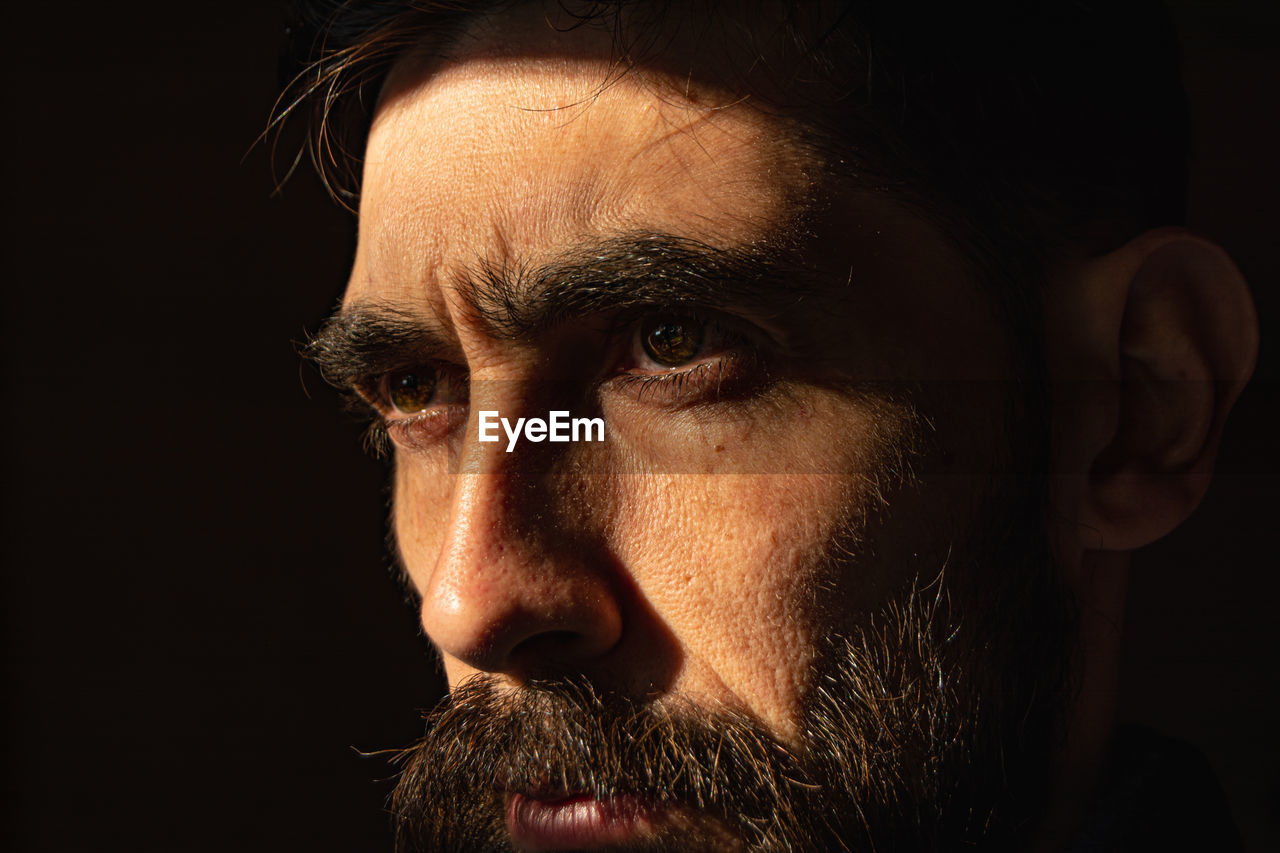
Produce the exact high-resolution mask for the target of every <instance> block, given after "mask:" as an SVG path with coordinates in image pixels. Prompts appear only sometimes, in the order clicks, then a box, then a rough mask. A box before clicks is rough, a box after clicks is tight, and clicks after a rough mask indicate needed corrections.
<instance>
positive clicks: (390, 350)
mask: <svg viewBox="0 0 1280 853" xmlns="http://www.w3.org/2000/svg"><path fill="white" fill-rule="evenodd" d="M456 350H457V346H456V345H455V344H453V343H452V342H451V341H450V339H449V338H448V336H447V335H445V334H444V333H443V332H442V331H441V330H440V329H438V328H435V327H433V326H432V325H430V324H428V323H426V322H424V321H423V320H422V319H421V318H419V317H417V316H415V315H412V314H409V313H408V312H405V311H402V310H399V309H397V308H394V307H391V306H387V305H379V304H367V303H366V304H357V305H354V306H351V307H348V308H345V309H341V310H339V311H338V312H337V313H335V314H334V315H333V316H331V317H330V318H329V319H328V320H326V321H325V323H324V325H323V326H322V327H321V328H320V331H319V332H317V333H316V334H315V335H313V336H312V337H311V338H310V339H309V340H308V341H307V342H306V343H305V344H304V345H303V346H302V348H301V350H300V352H301V355H302V357H303V358H305V359H307V360H309V361H311V362H312V363H314V364H315V365H316V367H317V368H319V370H320V374H321V375H322V376H323V377H324V378H325V380H326V381H327V382H329V384H331V385H333V386H335V387H337V388H341V389H344V390H356V389H357V388H358V387H359V386H360V385H361V383H362V382H363V381H365V380H368V379H370V378H372V377H376V376H381V375H382V374H384V373H390V372H392V371H394V370H398V369H404V368H407V367H413V366H415V365H418V364H421V363H423V362H426V361H435V360H439V359H440V358H442V357H443V356H445V355H446V354H447V353H452V352H456Z"/></svg>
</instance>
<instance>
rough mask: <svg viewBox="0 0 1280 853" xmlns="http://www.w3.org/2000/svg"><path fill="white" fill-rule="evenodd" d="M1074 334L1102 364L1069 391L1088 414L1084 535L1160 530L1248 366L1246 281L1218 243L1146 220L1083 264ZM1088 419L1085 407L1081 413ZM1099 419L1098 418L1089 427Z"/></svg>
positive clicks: (1199, 489)
mask: <svg viewBox="0 0 1280 853" xmlns="http://www.w3.org/2000/svg"><path fill="white" fill-rule="evenodd" d="M1084 275H1085V276H1086V277H1089V278H1090V280H1089V281H1085V282H1080V284H1081V285H1082V287H1081V288H1080V290H1079V292H1080V293H1082V294H1086V296H1085V298H1087V299H1089V300H1090V302H1091V305H1090V306H1089V307H1088V308H1087V309H1085V310H1083V311H1077V312H1075V314H1076V316H1077V317H1086V316H1088V317H1090V319H1089V321H1088V323H1089V325H1090V326H1091V327H1092V328H1090V329H1089V330H1087V331H1086V334H1085V338H1084V339H1085V340H1087V341H1089V342H1090V347H1091V348H1092V349H1095V350H1096V349H1098V348H1102V349H1103V350H1104V351H1101V352H1093V353H1090V354H1088V355H1087V358H1088V360H1089V361H1090V362H1092V363H1093V364H1095V365H1107V367H1106V370H1107V372H1108V373H1109V374H1110V375H1109V376H1107V377H1100V378H1101V379H1102V383H1101V385H1102V387H1101V388H1100V389H1096V390H1095V391H1093V392H1091V393H1088V394H1079V395H1073V398H1074V399H1076V400H1084V401H1088V404H1090V405H1093V406H1095V407H1098V408H1100V410H1101V411H1103V412H1105V415H1104V416H1103V417H1101V418H1099V417H1098V416H1097V414H1096V413H1095V414H1094V415H1093V416H1092V423H1093V424H1094V426H1095V428H1094V429H1093V436H1094V439H1093V441H1092V442H1091V443H1092V445H1093V446H1092V447H1089V448H1085V449H1086V452H1085V453H1084V454H1083V456H1082V457H1081V458H1080V461H1081V462H1083V463H1085V465H1086V467H1087V470H1088V477H1087V480H1086V482H1085V483H1084V487H1083V490H1082V492H1081V494H1080V495H1079V497H1080V505H1079V506H1078V511H1079V512H1078V519H1079V521H1080V522H1081V523H1082V525H1083V526H1084V528H1086V529H1088V530H1089V531H1090V540H1091V541H1090V542H1089V545H1088V547H1093V548H1100V549H1102V550H1109V551H1128V550H1132V549H1134V548H1139V547H1142V546H1143V545H1146V544H1148V543H1150V542H1153V541H1155V540H1156V539H1159V538H1160V537H1162V536H1164V535H1165V534H1167V533H1168V532H1169V531H1171V530H1173V528H1175V527H1177V526H1178V525H1179V524H1181V523H1182V521H1183V520H1184V519H1186V517H1187V516H1188V515H1190V514H1191V512H1192V511H1193V510H1194V509H1195V508H1196V506H1198V505H1199V503H1200V501H1201V499H1202V498H1203V497H1204V493H1205V490H1206V489H1207V488H1208V484H1209V479H1210V476H1211V475H1212V471H1213V463H1214V458H1215V456H1216V454H1217V449H1218V445H1219V442H1220V440H1221V436H1222V431H1223V427H1224V426H1225V423H1226V417H1227V413H1228V412H1229V411H1230V408H1231V406H1232V404H1233V403H1234V402H1235V400H1236V398H1237V397H1238V396H1239V394H1240V391H1241V389H1242V388H1243V387H1244V385H1245V382H1246V381H1247V380H1248V378H1249V375H1250V374H1251V372H1252V370H1253V364H1254V360H1255V357H1256V354H1257V348H1258V327H1257V317H1256V314H1255V312H1254V308H1253V301H1252V298H1251V297H1250V295H1249V289H1248V286H1247V285H1246V284H1245V281H1244V278H1243V276H1242V275H1241V274H1240V271H1239V270H1238V269H1237V268H1236V266H1235V264H1234V263H1232V261H1231V259H1230V258H1229V257H1228V256H1227V254H1226V253H1225V252H1224V251H1223V250H1222V249H1221V248H1220V247H1218V246H1217V245H1215V244H1213V243H1211V242H1209V241H1207V240H1204V239H1201V238H1199V237H1196V236H1194V235H1192V234H1189V233H1187V232H1185V231H1181V230H1174V229H1162V230H1160V231H1154V232H1149V233H1147V234H1144V235H1143V236H1142V237H1139V238H1137V239H1136V240H1134V241H1132V242H1131V243H1129V244H1127V245H1126V246H1124V247H1123V248H1121V249H1119V250H1117V251H1115V252H1113V253H1111V254H1110V255H1108V256H1106V257H1104V258H1101V259H1099V260H1098V261H1096V262H1095V263H1093V264H1091V265H1090V266H1089V267H1088V268H1087V269H1086V270H1085V273H1084ZM1086 420H1089V418H1086ZM1099 425H1101V427H1102V428H1100V429H1099V428H1097V427H1098V426H1099Z"/></svg>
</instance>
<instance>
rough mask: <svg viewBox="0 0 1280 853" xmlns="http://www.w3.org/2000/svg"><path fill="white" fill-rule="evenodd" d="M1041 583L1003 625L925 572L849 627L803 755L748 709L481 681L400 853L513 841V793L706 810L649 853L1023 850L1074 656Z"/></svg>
mask: <svg viewBox="0 0 1280 853" xmlns="http://www.w3.org/2000/svg"><path fill="white" fill-rule="evenodd" d="M1024 582H1026V583H1029V584H1030V585H1031V586H1032V587H1037V589H1034V590H1027V591H1022V594H1021V595H1019V596H1017V597H1016V598H1010V599H1007V600H1009V601H1019V602H1021V603H1022V608H1021V609H1018V610H1012V611H1011V610H1010V608H1008V607H1003V606H997V605H995V604H992V603H990V602H995V601H1000V600H1002V599H1001V598H1000V597H998V596H995V595H993V596H992V598H991V599H989V603H988V607H989V608H991V610H992V612H993V613H994V614H996V615H997V617H998V618H997V619H996V622H992V621H990V620H983V619H970V620H967V622H966V620H963V619H961V618H959V613H958V612H956V611H955V610H953V608H952V607H951V606H950V595H949V594H948V593H947V592H946V591H945V589H944V588H943V586H942V585H941V584H939V585H938V586H937V587H936V588H935V589H934V591H933V594H932V595H924V594H922V592H923V591H922V589H921V588H920V587H919V585H918V583H917V584H916V585H915V586H914V587H913V588H912V590H911V592H910V593H908V594H907V595H906V597H905V600H902V601H900V602H898V603H896V604H889V605H888V606H886V607H885V608H884V609H883V610H881V611H880V612H879V613H878V614H876V615H875V616H873V617H872V618H870V619H869V620H868V621H866V622H865V623H864V624H862V625H861V626H860V627H859V628H858V629H857V630H855V631H854V632H852V634H851V635H849V636H844V637H842V636H832V637H830V638H829V643H828V645H827V649H826V652H825V653H824V654H823V655H821V656H820V657H821V659H822V660H824V661H825V662H826V663H825V664H824V665H821V666H818V667H815V670H814V673H813V675H814V676H815V683H814V685H813V687H814V689H813V696H812V702H811V704H810V705H809V706H808V707H807V708H805V709H804V711H803V714H802V716H803V719H802V726H801V734H800V738H799V742H800V744H801V746H800V747H799V748H798V749H797V750H790V749H788V748H787V747H786V746H784V745H783V744H782V743H781V742H780V741H779V740H777V739H776V738H774V737H773V736H772V735H771V734H770V733H769V732H768V731H767V730H766V729H765V728H764V727H763V726H762V725H761V724H759V723H758V722H756V721H755V720H754V719H752V718H750V717H748V716H746V715H744V714H741V713H736V712H734V711H733V710H732V709H728V708H724V707H719V706H714V705H707V704H700V703H695V702H694V701H692V700H690V699H685V698H682V697H679V696H669V697H663V698H662V699H661V700H657V701H654V700H644V699H637V698H629V697H626V696H621V695H616V694H606V693H601V692H599V691H598V690H597V689H595V688H594V687H593V686H592V684H591V683H590V682H589V681H588V680H586V679H584V678H565V679H558V680H546V681H535V682H530V683H528V684H526V685H523V686H521V687H519V688H512V687H510V686H508V685H506V684H504V683H502V682H500V681H497V680H495V679H494V678H492V677H488V676H477V677H474V678H472V679H470V680H468V681H466V682H464V683H462V684H460V685H458V686H457V687H456V688H455V689H454V690H453V692H452V694H451V695H450V696H449V697H447V698H446V699H445V700H444V701H443V702H442V703H441V704H440V705H438V706H437V707H436V708H435V709H434V710H432V711H431V712H429V713H428V714H427V715H426V716H425V719H426V724H427V725H426V734H425V735H424V737H423V738H422V739H421V740H419V741H418V742H417V743H416V744H414V745H413V746H411V747H409V748H408V749H406V750H404V751H403V752H402V753H400V755H399V758H398V759H397V760H398V761H399V763H400V764H401V767H402V770H401V774H400V779H399V782H398V784H397V786H396V789H395V791H394V793H393V794H392V801H391V811H392V818H393V822H394V826H395V837H396V850H397V853H416V851H434V850H468V851H472V850H474V851H505V850H510V849H511V846H510V839H509V836H508V833H507V827H506V819H505V814H506V808H505V806H506V798H507V797H508V796H509V795H510V794H512V793H522V794H528V795H531V796H533V797H535V798H539V799H558V798H560V797H565V796H572V795H585V796H589V797H592V798H594V799H597V800H600V801H608V800H610V799H613V798H615V797H620V796H624V795H625V796H627V797H629V798H632V799H636V800H639V801H641V802H648V803H651V804H655V805H663V804H669V805H672V806H674V807H683V808H678V809H675V811H677V812H678V813H679V814H681V815H684V814H692V815H693V816H694V817H692V818H691V820H692V821H694V823H693V824H692V825H690V826H680V827H677V828H676V829H675V830H673V832H675V833H682V834H679V835H676V834H673V835H672V836H670V837H662V838H657V839H654V841H653V843H652V844H650V845H649V847H646V848H645V849H650V848H651V849H658V850H682V849H691V845H690V843H689V839H690V837H696V833H697V832H698V831H700V830H707V831H709V832H710V831H715V830H717V829H720V830H723V829H727V830H729V832H730V834H732V835H733V836H735V837H736V838H737V839H738V841H739V842H740V846H741V847H742V848H744V849H746V850H752V851H786V850H806V849H829V850H868V851H870V850H916V851H943V850H955V849H967V848H976V847H978V846H981V848H982V849H984V850H1001V851H1003V850H1015V849H1021V847H1022V846H1023V845H1022V840H1023V839H1022V836H1021V834H1022V832H1023V831H1024V830H1025V829H1026V827H1028V826H1030V825H1031V821H1032V819H1033V817H1034V815H1035V814H1036V813H1037V811H1038V809H1039V807H1040V805H1041V803H1043V802H1044V799H1043V798H1044V796H1045V794H1046V791H1047V788H1046V787H1045V786H1046V784H1047V782H1048V777H1047V771H1048V768H1049V766H1050V764H1049V762H1050V754H1051V752H1052V750H1053V749H1054V748H1055V745H1056V744H1057V743H1059V742H1060V741H1059V737H1058V732H1059V731H1060V728H1059V727H1060V724H1061V718H1060V716H1059V714H1058V713H1057V708H1058V707H1059V705H1060V702H1059V700H1060V697H1061V696H1062V695H1063V693H1062V691H1063V690H1064V689H1065V688H1066V683H1065V679H1064V673H1065V665H1066V660H1067V659H1066V649H1065V647H1062V646H1060V643H1061V641H1062V638H1063V636H1064V634H1063V632H1064V630H1065V628H1064V627H1063V626H1064V625H1065V624H1066V623H1063V622H1061V621H1060V620H1061V619H1062V618H1064V615H1063V613H1062V612H1061V607H1060V602H1059V603H1058V604H1054V603H1053V602H1054V601H1055V594H1054V587H1053V586H1052V584H1048V583H1037V582H1036V581H1034V580H1029V581H1024ZM1024 610H1025V612H1026V617H1025V618H1027V619H1032V618H1034V619H1036V620H1038V624H1039V625H1040V626H1041V631H1040V634H1039V635H1037V634H1035V633H1030V632H1028V631H1026V630H1025V627H1024V626H1022V625H1021V624H1020V623H1016V620H1015V624H1011V625H1007V626H1005V628H1004V630H1006V631H1010V632H1012V633H1011V634H1010V636H1008V637H1001V636H1000V634H999V630H1000V629H999V622H1002V621H1009V617H1008V616H999V614H1002V613H1010V612H1012V613H1014V614H1017V613H1021V612H1023V611H1024ZM966 624H967V626H968V628H967V632H966V627H965V626H966ZM1014 636H1016V637H1019V638H1021V642H1017V643H1015V642H1013V637H1014ZM1037 636H1039V640H1037V639H1036V638H1037ZM1010 779H1017V780H1018V784H1017V785H1016V786H1011V784H1010V781H1009V780H1010ZM708 818H709V819H710V821H709V823H708V824H707V825H705V826H704V825H699V824H698V823H697V821H698V820H704V819H708ZM692 846H693V847H697V846H698V845H697V844H694V845H692ZM703 846H704V847H709V846H711V845H710V844H705V845H703Z"/></svg>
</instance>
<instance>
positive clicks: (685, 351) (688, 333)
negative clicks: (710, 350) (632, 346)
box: [640, 317, 704, 367]
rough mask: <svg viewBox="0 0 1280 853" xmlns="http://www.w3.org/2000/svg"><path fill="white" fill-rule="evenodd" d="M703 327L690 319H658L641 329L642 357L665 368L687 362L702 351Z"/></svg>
mask: <svg viewBox="0 0 1280 853" xmlns="http://www.w3.org/2000/svg"><path fill="white" fill-rule="evenodd" d="M703 332H704V326H703V324H702V323H700V322H698V321H697V320H694V319H692V318H689V317H660V318H656V319H654V320H651V321H649V322H647V323H645V324H644V325H643V326H642V327H641V328H640V341H641V343H642V345H643V346H644V351H645V355H647V356H649V358H651V359H653V360H654V361H656V362H657V363H658V364H661V365H662V366H664V367H676V366H678V365H681V364H685V363H687V362H688V361H689V360H690V359H692V358H693V357H694V356H696V355H697V354H698V350H699V349H701V348H702V336H703Z"/></svg>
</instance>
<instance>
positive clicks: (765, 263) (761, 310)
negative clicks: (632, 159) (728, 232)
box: [458, 234, 817, 340]
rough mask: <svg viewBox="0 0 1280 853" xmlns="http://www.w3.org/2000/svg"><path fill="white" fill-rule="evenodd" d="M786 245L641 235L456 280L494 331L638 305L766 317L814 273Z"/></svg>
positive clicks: (544, 327) (531, 332)
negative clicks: (719, 243)
mask: <svg viewBox="0 0 1280 853" xmlns="http://www.w3.org/2000/svg"><path fill="white" fill-rule="evenodd" d="M796 257H797V255H796V253H795V252H794V251H793V250H792V249H791V248H790V247H789V245H788V244H787V243H785V242H782V241H779V242H776V243H765V242H762V243H759V244H751V245H747V246H743V247H735V248H728V249H722V248H716V247H713V246H709V245H707V244H705V243H700V242H698V241H695V240H690V239H687V238H683V237H675V236H671V235H668V234H638V235H628V236H624V237H619V238H614V239H610V240H607V241H604V242H602V243H599V244H596V245H593V246H590V247H585V248H580V249H576V250H574V251H571V252H568V253H566V254H564V255H562V256H561V257H560V258H558V259H556V260H555V261H552V262H551V263H548V264H545V265H543V266H539V267H537V268H533V269H531V268H528V267H524V266H521V265H519V264H512V263H506V264H494V263H483V264H480V265H479V266H478V267H477V268H476V269H475V270H473V271H472V273H471V274H470V275H469V276H467V278H466V279H465V280H464V281H463V282H461V283H460V284H459V287H458V290H459V294H460V295H461V297H462V298H463V299H464V301H465V302H466V304H467V307H468V308H469V309H470V311H471V314H472V316H473V317H474V319H476V320H477V321H479V322H480V323H481V324H482V325H483V326H484V328H485V329H486V331H487V332H488V333H489V334H490V335H491V336H493V337H495V338H499V339H507V340H529V339H533V338H536V337H538V336H540V335H542V334H544V333H546V332H547V331H549V330H551V329H553V328H555V327H556V326H558V325H560V324H563V323H566V322H572V321H575V320H580V319H583V318H586V317H591V316H593V315H598V314H603V313H616V312H627V311H629V310H633V309H638V308H653V307H659V308H689V309H708V310H723V311H727V312H731V313H734V312H741V313H745V314H747V315H750V316H753V317H756V318H761V319H767V318H769V317H772V316H776V315H778V314H781V313H786V309H787V308H789V307H791V306H794V305H795V304H796V303H798V302H800V301H802V300H804V299H805V297H806V296H807V295H808V294H809V293H810V292H812V290H813V289H814V288H815V287H816V286H817V278H816V277H815V275H814V274H813V273H812V271H810V270H808V269H807V268H806V267H804V266H803V265H801V264H800V263H798V262H797V260H796Z"/></svg>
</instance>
